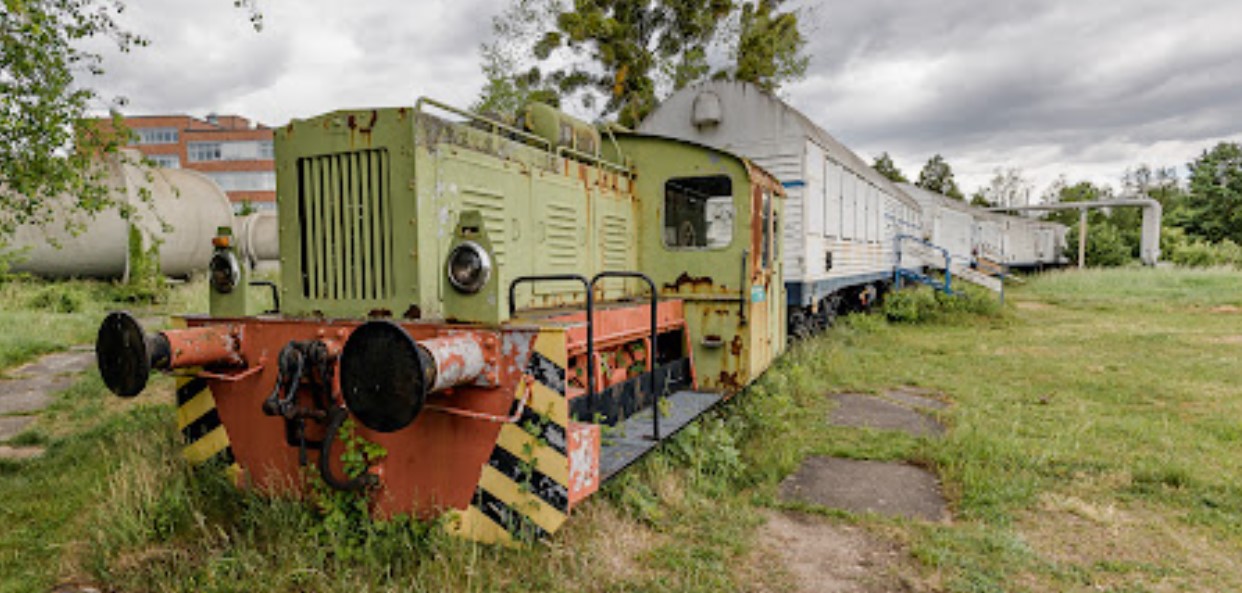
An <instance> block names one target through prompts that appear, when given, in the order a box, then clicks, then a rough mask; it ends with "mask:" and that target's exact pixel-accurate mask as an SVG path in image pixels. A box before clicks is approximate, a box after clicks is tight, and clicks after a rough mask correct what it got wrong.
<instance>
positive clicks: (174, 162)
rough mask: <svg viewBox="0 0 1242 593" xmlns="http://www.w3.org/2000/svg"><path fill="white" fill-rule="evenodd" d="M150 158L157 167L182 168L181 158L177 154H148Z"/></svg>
mask: <svg viewBox="0 0 1242 593" xmlns="http://www.w3.org/2000/svg"><path fill="white" fill-rule="evenodd" d="M147 159H149V160H150V161H151V162H152V163H153V164H154V165H155V166H156V167H163V168H165V169H180V168H181V158H180V157H178V156H177V155H175V154H148V155H147Z"/></svg>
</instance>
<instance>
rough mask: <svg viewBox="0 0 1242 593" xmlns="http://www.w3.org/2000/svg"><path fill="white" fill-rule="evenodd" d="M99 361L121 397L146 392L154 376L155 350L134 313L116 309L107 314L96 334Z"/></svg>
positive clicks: (101, 371)
mask: <svg viewBox="0 0 1242 593" xmlns="http://www.w3.org/2000/svg"><path fill="white" fill-rule="evenodd" d="M95 362H96V363H97V364H98V365H99V374H100V375H101V376H102V377H103V381H104V384H105V385H107V386H108V389H109V390H111V391H112V393H115V394H117V395H119V396H121V397H133V396H135V395H138V394H139V393H142V390H143V388H145V387H146V386H147V379H148V378H149V377H150V376H151V352H150V344H149V343H148V342H147V337H146V334H145V333H144V332H143V331H142V326H141V325H139V324H138V320H137V319H134V316H133V315H130V314H129V313H126V312H125V311H115V312H112V313H109V314H108V316H107V317H105V318H104V320H103V323H101V324H100V325H99V334H98V336H97V337H96V338H95Z"/></svg>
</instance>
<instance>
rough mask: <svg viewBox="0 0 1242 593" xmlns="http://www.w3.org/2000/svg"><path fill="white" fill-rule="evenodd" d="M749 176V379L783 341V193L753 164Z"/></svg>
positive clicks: (774, 353)
mask: <svg viewBox="0 0 1242 593" xmlns="http://www.w3.org/2000/svg"><path fill="white" fill-rule="evenodd" d="M751 179H752V183H751V212H752V216H751V218H750V223H751V232H750V243H751V245H750V250H749V253H750V257H749V259H750V266H749V267H750V269H751V272H750V274H749V278H748V282H749V286H748V287H747V290H746V295H747V297H748V299H747V300H748V301H749V302H748V304H747V311H748V313H749V314H748V315H747V319H746V320H745V328H744V330H743V331H744V332H745V333H746V336H747V339H746V343H747V344H746V345H747V346H748V348H749V350H750V353H749V354H750V356H749V362H750V364H749V365H748V367H749V371H750V378H751V380H753V379H754V378H756V377H758V376H759V374H760V373H762V372H763V371H764V370H766V369H767V368H768V366H769V365H771V364H772V360H773V359H775V358H776V356H777V355H778V354H780V352H781V349H782V347H783V345H784V343H785V324H784V320H785V283H784V277H783V274H782V273H781V256H782V253H781V240H780V238H781V227H780V221H781V214H782V212H783V209H782V208H781V206H782V204H783V201H782V197H783V194H782V193H781V189H780V185H779V184H777V183H776V182H775V180H773V179H771V178H770V177H768V176H767V175H765V174H763V173H762V172H760V171H758V170H755V169H753V168H752V169H751Z"/></svg>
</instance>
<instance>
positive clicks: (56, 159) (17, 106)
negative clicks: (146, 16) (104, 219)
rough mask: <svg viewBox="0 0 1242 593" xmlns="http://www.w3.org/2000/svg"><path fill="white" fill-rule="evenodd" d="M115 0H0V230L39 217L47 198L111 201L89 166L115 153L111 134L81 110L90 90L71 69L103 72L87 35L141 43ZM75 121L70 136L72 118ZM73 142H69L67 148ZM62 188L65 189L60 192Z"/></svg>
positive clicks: (0, 233) (99, 206)
mask: <svg viewBox="0 0 1242 593" xmlns="http://www.w3.org/2000/svg"><path fill="white" fill-rule="evenodd" d="M123 9H124V4H123V3H122V2H121V1H119V0H86V1H81V0H5V1H4V10H3V11H0V48H2V51H0V188H3V189H2V190H0V213H3V215H2V216H0V237H4V236H5V235H8V234H11V233H12V232H13V230H14V229H15V228H16V227H17V226H19V225H23V224H46V223H48V222H51V221H52V220H53V217H54V216H55V215H56V213H57V210H56V209H55V208H49V206H50V205H53V204H55V205H61V206H67V207H69V208H73V209H80V210H84V211H87V212H98V211H100V210H103V209H105V208H108V207H111V206H114V205H116V203H115V202H114V200H113V199H112V198H111V197H110V196H109V194H108V188H107V187H105V186H104V185H103V183H102V180H103V171H101V170H99V169H96V168H93V167H91V159H92V157H93V156H95V155H96V154H108V153H115V152H116V151H117V149H118V148H119V147H120V145H121V143H120V142H119V141H118V140H119V137H118V136H115V135H112V136H108V135H104V134H101V133H100V132H99V130H98V128H96V127H94V126H92V125H91V124H89V123H84V122H83V121H82V120H83V116H84V115H85V114H86V111H87V110H88V109H89V108H90V107H91V104H92V102H94V101H95V100H96V99H97V98H98V97H97V95H96V94H95V93H94V91H92V90H90V89H89V88H86V87H83V86H81V85H78V84H75V80H74V75H75V73H78V72H86V73H89V74H92V75H98V74H101V73H102V72H103V69H102V67H101V58H100V56H99V55H98V54H95V53H92V52H89V51H85V50H83V49H81V45H82V44H83V43H85V42H87V41H89V40H91V39H94V38H108V39H111V40H112V41H113V42H114V43H115V44H116V45H117V47H118V48H120V49H121V50H122V51H128V50H129V49H130V48H132V47H137V46H142V45H146V43H147V42H146V40H145V39H143V38H141V37H138V36H136V35H133V34H131V33H129V32H127V31H125V30H123V29H122V28H121V27H120V26H119V25H118V24H117V22H116V20H115V19H116V16H117V15H118V14H120V12H121V11H122V10H123ZM75 125H77V126H79V127H78V128H77V130H78V136H77V138H74V129H75V128H74V126H75ZM75 140H76V144H77V148H78V149H77V150H68V149H69V148H70V147H71V146H72V145H74V144H75ZM66 196H69V197H66Z"/></svg>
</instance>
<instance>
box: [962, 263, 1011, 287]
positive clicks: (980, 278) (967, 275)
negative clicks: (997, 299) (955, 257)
mask: <svg viewBox="0 0 1242 593" xmlns="http://www.w3.org/2000/svg"><path fill="white" fill-rule="evenodd" d="M950 272H951V273H952V274H953V277H954V278H960V279H962V280H965V281H967V282H970V283H971V284H977V285H979V286H982V287H984V288H986V289H988V290H990V291H992V292H1000V291H1001V288H1002V287H1003V286H1004V284H1003V283H1002V282H1001V279H1000V278H996V277H994V276H989V275H987V274H984V273H983V272H980V271H978V270H973V269H971V268H967V267H965V266H958V265H953V266H951V269H950Z"/></svg>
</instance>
